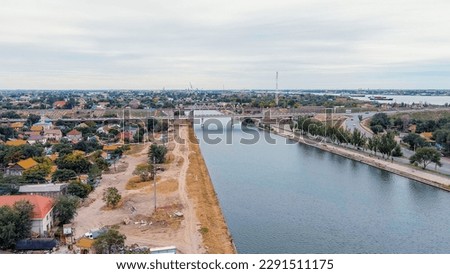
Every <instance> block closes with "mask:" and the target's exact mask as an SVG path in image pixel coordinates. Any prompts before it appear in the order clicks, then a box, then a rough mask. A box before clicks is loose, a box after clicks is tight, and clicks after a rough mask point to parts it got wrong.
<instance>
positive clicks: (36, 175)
mask: <svg viewBox="0 0 450 274" xmlns="http://www.w3.org/2000/svg"><path fill="white" fill-rule="evenodd" d="M47 175H48V173H47V172H46V171H45V170H44V169H40V168H31V169H28V170H25V171H24V172H23V173H22V176H23V179H24V180H25V182H26V183H28V184H43V183H45V182H46V181H47V180H46V179H45V177H46V176H47Z"/></svg>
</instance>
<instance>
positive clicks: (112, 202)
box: [103, 187, 122, 208]
mask: <svg viewBox="0 0 450 274" xmlns="http://www.w3.org/2000/svg"><path fill="white" fill-rule="evenodd" d="M120 199H122V196H121V195H120V193H119V190H117V188H115V187H108V188H107V189H106V190H105V192H104V193H103V201H105V203H106V206H108V207H113V208H114V207H116V206H117V204H118V203H119V202H120Z"/></svg>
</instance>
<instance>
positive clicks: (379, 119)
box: [370, 112, 391, 129]
mask: <svg viewBox="0 0 450 274" xmlns="http://www.w3.org/2000/svg"><path fill="white" fill-rule="evenodd" d="M376 125H380V126H382V127H383V129H387V128H388V127H389V126H390V125H391V121H390V120H389V117H388V116H387V114H386V113H382V112H381V113H377V114H375V115H374V116H372V118H371V119H370V126H371V127H372V126H376Z"/></svg>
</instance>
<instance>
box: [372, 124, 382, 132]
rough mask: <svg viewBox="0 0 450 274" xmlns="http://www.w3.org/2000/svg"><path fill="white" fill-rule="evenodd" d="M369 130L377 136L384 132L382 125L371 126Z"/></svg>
mask: <svg viewBox="0 0 450 274" xmlns="http://www.w3.org/2000/svg"><path fill="white" fill-rule="evenodd" d="M370 130H372V132H373V133H375V134H378V133H381V132H383V131H384V129H383V126H382V125H373V126H370Z"/></svg>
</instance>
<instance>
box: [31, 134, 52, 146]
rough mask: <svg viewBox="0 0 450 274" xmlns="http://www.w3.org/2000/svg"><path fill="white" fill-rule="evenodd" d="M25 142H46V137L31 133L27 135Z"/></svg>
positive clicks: (32, 143)
mask: <svg viewBox="0 0 450 274" xmlns="http://www.w3.org/2000/svg"><path fill="white" fill-rule="evenodd" d="M27 142H28V143H29V144H30V145H34V144H36V143H40V144H45V143H47V137H45V136H42V135H32V136H30V137H28V139H27Z"/></svg>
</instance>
